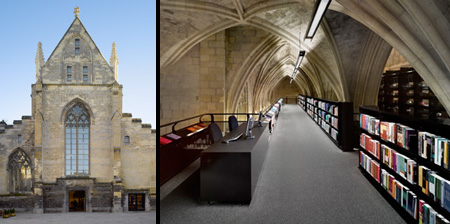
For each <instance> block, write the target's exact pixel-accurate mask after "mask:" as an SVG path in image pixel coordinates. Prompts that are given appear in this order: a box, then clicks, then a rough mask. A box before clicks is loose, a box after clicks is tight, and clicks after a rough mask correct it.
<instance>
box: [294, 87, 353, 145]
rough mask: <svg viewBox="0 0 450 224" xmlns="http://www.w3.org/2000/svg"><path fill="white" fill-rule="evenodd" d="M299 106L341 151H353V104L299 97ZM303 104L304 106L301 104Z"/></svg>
mask: <svg viewBox="0 0 450 224" xmlns="http://www.w3.org/2000/svg"><path fill="white" fill-rule="evenodd" d="M298 99H299V105H300V107H301V108H302V109H303V110H305V111H306V113H307V114H308V115H309V116H310V117H311V119H313V120H314V121H315V122H316V123H317V125H319V127H321V129H322V131H323V132H325V134H326V135H327V136H328V137H329V138H330V139H331V141H332V142H333V143H334V144H336V146H338V147H339V148H340V149H342V150H343V151H351V150H353V140H352V136H353V132H352V126H353V123H352V122H353V103H352V102H335V101H329V100H324V99H320V98H315V97H310V96H304V95H299V96H298ZM302 102H304V104H302Z"/></svg>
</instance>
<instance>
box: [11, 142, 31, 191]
mask: <svg viewBox="0 0 450 224" xmlns="http://www.w3.org/2000/svg"><path fill="white" fill-rule="evenodd" d="M8 169H9V191H10V192H11V193H16V192H29V191H31V159H30V157H29V156H28V155H27V154H26V153H25V152H24V151H23V150H22V149H18V150H16V151H15V152H14V153H13V154H11V156H10V157H9V161H8Z"/></svg>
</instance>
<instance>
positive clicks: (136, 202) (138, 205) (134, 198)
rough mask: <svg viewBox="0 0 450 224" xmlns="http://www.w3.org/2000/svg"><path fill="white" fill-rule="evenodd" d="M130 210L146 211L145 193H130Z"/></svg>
mask: <svg viewBox="0 0 450 224" xmlns="http://www.w3.org/2000/svg"><path fill="white" fill-rule="evenodd" d="M128 211H145V194H128Z"/></svg>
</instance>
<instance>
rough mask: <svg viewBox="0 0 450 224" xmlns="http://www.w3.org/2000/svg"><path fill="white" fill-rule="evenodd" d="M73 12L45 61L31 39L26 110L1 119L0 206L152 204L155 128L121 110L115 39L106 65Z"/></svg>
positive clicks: (66, 208) (39, 209)
mask: <svg viewBox="0 0 450 224" xmlns="http://www.w3.org/2000/svg"><path fill="white" fill-rule="evenodd" d="M78 12H79V11H78V9H76V10H75V19H74V21H73V23H72V24H71V25H70V27H69V29H68V30H67V32H66V33H65V35H64V36H63V38H62V39H61V41H60V42H59V44H58V45H57V47H56V48H55V49H54V51H53V53H52V54H51V55H50V57H49V58H48V60H47V61H45V59H44V56H43V52H42V48H41V43H40V42H39V44H38V50H37V54H36V83H34V84H33V85H32V94H31V97H32V111H31V114H32V115H31V116H23V117H22V120H17V121H14V122H13V125H8V124H6V123H5V122H0V209H1V208H16V210H18V211H20V210H27V211H33V212H34V213H43V212H71V211H85V212H124V211H125V212H126V211H149V210H151V209H152V208H154V203H155V198H156V151H155V147H156V145H155V134H156V133H155V130H154V129H152V128H151V125H150V124H142V122H141V119H137V118H132V115H131V114H129V113H123V112H122V85H120V84H119V83H118V63H119V62H118V57H117V53H116V49H115V44H114V43H113V48H112V53H111V57H110V62H109V64H108V62H107V61H106V60H105V58H104V57H103V56H102V54H101V53H100V51H99V49H98V48H97V46H96V45H95V43H94V41H93V40H92V39H91V37H90V36H89V34H88V32H87V31H86V29H85V27H84V26H83V24H82V23H81V21H80V19H79V18H78ZM149 113H151V112H150V111H149Z"/></svg>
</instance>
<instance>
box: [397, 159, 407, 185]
mask: <svg viewBox="0 0 450 224" xmlns="http://www.w3.org/2000/svg"><path fill="white" fill-rule="evenodd" d="M408 160H409V158H408V157H406V156H404V155H402V154H399V153H397V162H396V164H397V168H396V171H397V173H398V174H399V175H400V176H402V177H403V178H405V179H408V177H407V173H408V170H407V165H406V164H407V163H408Z"/></svg>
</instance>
